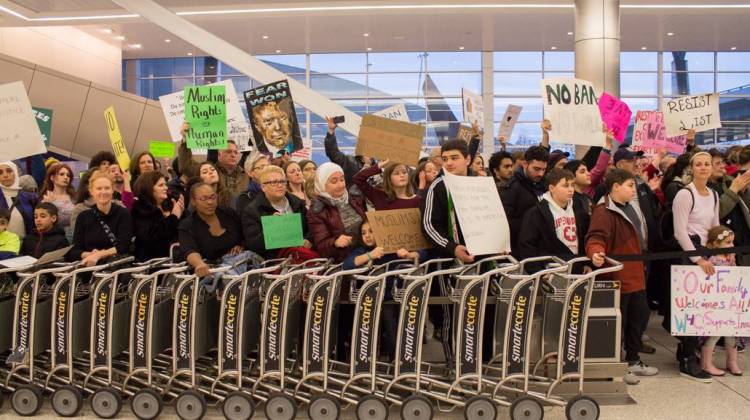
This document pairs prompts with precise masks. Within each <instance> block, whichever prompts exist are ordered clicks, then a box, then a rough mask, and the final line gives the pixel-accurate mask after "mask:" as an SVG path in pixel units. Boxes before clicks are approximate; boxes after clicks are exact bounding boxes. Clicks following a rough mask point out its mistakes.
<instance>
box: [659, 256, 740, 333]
mask: <svg viewBox="0 0 750 420" xmlns="http://www.w3.org/2000/svg"><path fill="white" fill-rule="evenodd" d="M748 278H750V267H725V266H716V272H715V273H714V274H713V275H711V276H707V275H706V274H705V273H704V272H703V270H702V269H701V268H700V267H698V266H697V265H673V266H672V281H671V283H672V299H671V302H672V303H671V305H672V314H671V316H672V319H671V321H672V322H671V325H672V327H671V333H672V335H690V336H706V337H708V336H729V337H746V336H748V335H750V311H749V310H750V289H749V288H750V281H748Z"/></svg>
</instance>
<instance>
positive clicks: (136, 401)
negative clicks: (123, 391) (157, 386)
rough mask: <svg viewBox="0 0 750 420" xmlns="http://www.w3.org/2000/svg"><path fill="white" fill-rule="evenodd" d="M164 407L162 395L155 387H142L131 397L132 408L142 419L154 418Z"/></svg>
mask: <svg viewBox="0 0 750 420" xmlns="http://www.w3.org/2000/svg"><path fill="white" fill-rule="evenodd" d="M162 407H163V404H162V401H161V396H159V394H157V393H156V392H155V391H154V390H153V389H141V390H139V391H138V392H136V393H135V394H134V395H133V398H131V399H130V409H131V410H132V411H133V414H135V416H136V417H138V418H139V419H140V420H154V419H155V418H157V417H159V414H161V409H162Z"/></svg>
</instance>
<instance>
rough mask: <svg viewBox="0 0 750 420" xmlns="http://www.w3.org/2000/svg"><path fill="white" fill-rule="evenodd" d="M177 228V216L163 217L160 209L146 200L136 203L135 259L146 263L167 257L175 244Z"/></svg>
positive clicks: (134, 211)
mask: <svg viewBox="0 0 750 420" xmlns="http://www.w3.org/2000/svg"><path fill="white" fill-rule="evenodd" d="M179 226H180V219H178V218H177V216H175V215H169V216H164V213H163V212H162V211H161V209H159V208H157V207H156V206H155V205H154V204H153V203H151V202H149V201H147V200H143V199H141V200H138V201H136V202H135V204H134V205H133V228H134V230H135V257H136V259H138V261H147V260H150V259H153V258H161V257H168V256H169V248H170V247H171V246H172V244H174V243H176V242H177V229H178V228H179Z"/></svg>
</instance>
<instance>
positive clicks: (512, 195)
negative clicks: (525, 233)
mask: <svg viewBox="0 0 750 420" xmlns="http://www.w3.org/2000/svg"><path fill="white" fill-rule="evenodd" d="M523 159H524V162H523V166H521V167H520V168H518V169H517V170H516V171H515V172H513V177H512V178H511V180H510V183H509V184H508V188H507V189H506V190H505V191H503V193H502V196H501V197H500V198H501V199H502V202H503V208H504V209H505V215H506V216H507V217H508V225H509V226H510V243H511V249H512V250H513V253H514V254H516V253H517V252H518V239H519V234H520V230H521V225H522V223H523V217H524V215H525V214H526V212H527V211H528V210H529V209H531V208H533V207H534V206H536V205H537V204H538V203H539V200H540V199H541V197H542V194H544V193H545V192H547V191H546V190H547V189H546V186H545V185H544V180H543V178H544V173H545V171H546V170H547V161H548V160H549V152H548V151H547V149H545V148H544V147H542V146H532V147H530V148H528V149H527V150H526V153H524V156H523Z"/></svg>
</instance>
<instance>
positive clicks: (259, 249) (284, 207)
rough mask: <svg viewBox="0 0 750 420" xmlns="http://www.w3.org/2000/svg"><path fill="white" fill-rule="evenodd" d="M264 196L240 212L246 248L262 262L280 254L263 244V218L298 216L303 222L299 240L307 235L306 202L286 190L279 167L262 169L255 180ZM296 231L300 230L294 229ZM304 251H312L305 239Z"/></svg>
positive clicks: (274, 248)
mask: <svg viewBox="0 0 750 420" xmlns="http://www.w3.org/2000/svg"><path fill="white" fill-rule="evenodd" d="M257 179H258V183H259V184H260V186H261V188H262V190H263V194H261V195H259V196H258V197H256V198H255V200H253V201H252V202H251V203H250V204H249V205H248V206H247V207H245V209H244V210H243V211H242V215H241V219H242V230H243V232H244V233H245V248H246V249H249V250H250V251H253V252H255V253H257V254H259V255H260V256H262V257H263V258H275V257H276V256H277V255H278V254H279V252H280V251H282V250H283V249H281V250H280V249H278V248H276V247H274V246H273V245H272V244H268V243H266V240H265V239H264V237H265V235H264V234H263V222H262V219H263V218H264V217H266V216H283V215H287V214H293V213H299V214H300V215H301V220H302V229H301V230H302V236H303V238H304V237H305V236H306V235H307V220H306V219H307V218H306V213H307V209H306V208H305V202H304V201H302V200H300V199H299V198H297V197H296V196H295V195H294V194H291V193H289V192H287V190H286V183H287V180H286V177H285V176H284V170H283V169H281V168H279V167H278V166H274V165H270V166H267V167H265V168H264V169H263V170H262V171H261V172H260V174H258V176H257ZM297 228H298V229H299V226H297ZM302 246H303V247H304V248H307V249H310V248H312V243H311V242H310V241H308V240H307V239H303V240H302Z"/></svg>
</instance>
